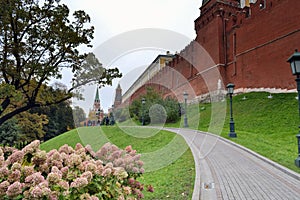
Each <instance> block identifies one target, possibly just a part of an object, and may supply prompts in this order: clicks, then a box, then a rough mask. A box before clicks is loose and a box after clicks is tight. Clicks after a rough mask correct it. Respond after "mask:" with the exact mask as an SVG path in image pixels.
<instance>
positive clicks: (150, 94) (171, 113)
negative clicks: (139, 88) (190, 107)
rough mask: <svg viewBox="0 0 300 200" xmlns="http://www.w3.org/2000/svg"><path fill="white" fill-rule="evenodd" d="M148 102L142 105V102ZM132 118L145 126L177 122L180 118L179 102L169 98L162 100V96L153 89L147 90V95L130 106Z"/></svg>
mask: <svg viewBox="0 0 300 200" xmlns="http://www.w3.org/2000/svg"><path fill="white" fill-rule="evenodd" d="M142 98H145V100H146V102H145V104H144V105H142V103H141V100H142ZM129 113H130V117H132V118H134V119H135V120H139V121H140V122H142V119H144V122H145V124H150V123H152V124H159V123H165V122H167V123H171V122H176V121H178V120H179V118H180V105H179V103H178V101H177V100H175V99H171V98H167V99H162V98H161V96H160V94H158V93H156V92H155V91H154V90H153V89H152V88H147V93H146V94H145V95H143V96H141V97H140V98H138V99H136V100H134V101H133V102H132V103H131V105H130V106H129Z"/></svg>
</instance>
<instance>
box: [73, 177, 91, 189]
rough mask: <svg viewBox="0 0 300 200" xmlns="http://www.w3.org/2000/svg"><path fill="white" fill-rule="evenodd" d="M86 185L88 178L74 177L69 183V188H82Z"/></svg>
mask: <svg viewBox="0 0 300 200" xmlns="http://www.w3.org/2000/svg"><path fill="white" fill-rule="evenodd" d="M87 185H88V180H87V179H86V178H76V179H75V181H74V182H72V183H71V188H72V187H73V188H83V187H85V186H87Z"/></svg>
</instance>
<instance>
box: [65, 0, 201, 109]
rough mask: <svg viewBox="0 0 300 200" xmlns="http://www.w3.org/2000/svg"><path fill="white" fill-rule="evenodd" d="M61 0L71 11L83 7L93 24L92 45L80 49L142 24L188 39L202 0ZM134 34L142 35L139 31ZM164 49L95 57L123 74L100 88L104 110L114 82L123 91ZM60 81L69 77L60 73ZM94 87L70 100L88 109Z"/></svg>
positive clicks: (191, 33) (96, 45) (141, 27)
mask: <svg viewBox="0 0 300 200" xmlns="http://www.w3.org/2000/svg"><path fill="white" fill-rule="evenodd" d="M62 2H63V3H65V4H66V5H67V6H68V7H69V8H70V9H71V11H74V10H84V11H85V12H86V13H88V14H89V15H90V17H91V25H93V26H95V34H94V40H93V42H92V44H93V48H92V49H82V51H95V50H96V49H97V48H100V47H102V45H103V44H104V43H106V42H107V41H111V40H116V39H114V38H116V37H118V36H120V35H122V34H124V33H126V32H128V31H134V30H139V29H145V28H147V29H148V28H153V29H165V30H170V31H173V32H176V33H178V34H183V35H184V36H186V37H187V38H189V40H190V41H191V40H193V39H194V38H195V36H196V34H195V31H194V20H195V19H196V18H197V17H198V16H199V14H200V11H199V8H200V6H201V3H202V0H63V1H62ZM137 37H144V36H143V35H139V36H137ZM147 37H149V36H147ZM149 39H150V38H149ZM174 43H176V41H174ZM187 44H188V42H187V43H186V45H187ZM183 47H184V45H183V46H182V47H181V46H180V47H176V48H179V49H170V50H171V53H174V52H172V51H175V50H176V51H180V50H181V49H180V48H183ZM112 48H114V47H112ZM165 50H166V49H159V48H153V49H142V50H141V49H138V50H137V49H134V50H132V51H131V52H130V53H128V52H127V53H126V54H123V55H122V56H119V57H118V58H117V59H114V60H113V61H111V62H109V63H105V62H104V61H102V60H101V56H99V57H98V59H99V60H100V62H101V63H103V64H104V67H118V68H119V69H120V71H121V72H122V73H123V76H124V78H121V79H118V80H115V81H114V82H113V86H112V87H105V88H101V90H100V100H101V107H102V108H103V109H104V111H105V112H107V109H108V108H109V107H111V105H112V104H113V98H114V95H115V94H114V93H115V88H116V86H117V84H118V83H120V84H121V87H122V88H123V92H125V90H126V89H127V88H128V87H129V85H130V84H131V83H130V84H129V82H130V81H131V82H133V81H134V79H136V78H137V77H138V75H139V74H140V73H141V72H142V71H143V70H144V69H145V67H146V66H148V65H149V64H150V63H151V62H152V61H153V60H154V59H155V57H156V56H157V55H158V54H164V53H165ZM167 50H169V49H167ZM96 55H97V54H96ZM103 60H104V58H103ZM105 65H109V66H105ZM126 77H127V78H126ZM122 79H123V80H122ZM63 81H64V82H65V83H67V82H68V81H70V77H64V79H63ZM126 84H127V85H126ZM95 91H96V86H90V87H88V88H86V89H85V93H84V96H85V99H86V100H85V101H80V102H78V101H77V102H74V104H75V105H78V106H80V107H82V108H84V109H85V111H86V112H88V109H89V108H92V105H93V99H94V97H95ZM86 114H88V113H86Z"/></svg>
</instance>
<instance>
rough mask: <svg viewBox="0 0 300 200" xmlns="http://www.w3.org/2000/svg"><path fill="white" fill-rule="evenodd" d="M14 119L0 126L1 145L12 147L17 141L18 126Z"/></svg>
mask: <svg viewBox="0 0 300 200" xmlns="http://www.w3.org/2000/svg"><path fill="white" fill-rule="evenodd" d="M17 123H18V121H17V120H16V118H12V119H10V120H8V121H6V122H5V123H3V124H2V125H0V141H1V144H3V145H10V146H13V145H14V144H15V142H16V141H18V136H19V130H20V128H19V126H18V124H17Z"/></svg>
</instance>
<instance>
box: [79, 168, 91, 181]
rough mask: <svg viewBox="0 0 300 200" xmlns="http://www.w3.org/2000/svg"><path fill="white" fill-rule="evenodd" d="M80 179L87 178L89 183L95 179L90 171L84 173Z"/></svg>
mask: <svg viewBox="0 0 300 200" xmlns="http://www.w3.org/2000/svg"><path fill="white" fill-rule="evenodd" d="M80 178H86V179H87V180H88V182H91V181H92V178H93V174H92V172H90V171H87V172H84V173H83V174H81V176H80Z"/></svg>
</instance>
